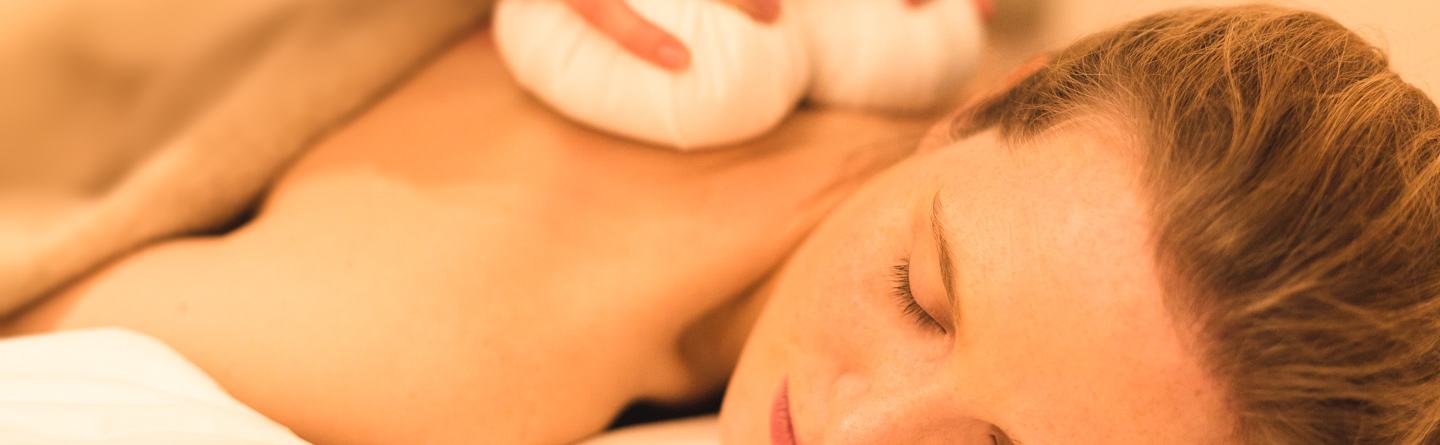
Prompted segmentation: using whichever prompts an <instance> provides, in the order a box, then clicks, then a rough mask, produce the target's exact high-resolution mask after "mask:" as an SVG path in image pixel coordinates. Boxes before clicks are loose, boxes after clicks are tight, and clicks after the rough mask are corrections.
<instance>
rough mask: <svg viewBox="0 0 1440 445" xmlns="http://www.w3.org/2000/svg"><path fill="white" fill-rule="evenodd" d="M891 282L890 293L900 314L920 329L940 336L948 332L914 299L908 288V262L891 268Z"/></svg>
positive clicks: (903, 261)
mask: <svg viewBox="0 0 1440 445" xmlns="http://www.w3.org/2000/svg"><path fill="white" fill-rule="evenodd" d="M891 281H892V285H891V292H890V293H891V294H892V295H894V296H895V299H896V301H897V302H898V303H899V304H900V310H901V312H903V313H904V314H905V315H906V316H908V317H910V318H911V319H912V320H914V321H915V323H916V324H918V325H920V326H921V327H924V328H927V329H933V330H935V331H936V332H938V333H940V334H946V333H947V332H948V331H946V330H945V326H944V325H942V324H940V322H939V321H936V320H935V317H934V316H932V315H930V312H928V311H926V310H925V307H924V306H921V305H920V301H919V300H917V299H915V292H914V291H913V290H911V288H910V260H908V259H907V260H902V261H901V262H900V264H896V265H894V266H891Z"/></svg>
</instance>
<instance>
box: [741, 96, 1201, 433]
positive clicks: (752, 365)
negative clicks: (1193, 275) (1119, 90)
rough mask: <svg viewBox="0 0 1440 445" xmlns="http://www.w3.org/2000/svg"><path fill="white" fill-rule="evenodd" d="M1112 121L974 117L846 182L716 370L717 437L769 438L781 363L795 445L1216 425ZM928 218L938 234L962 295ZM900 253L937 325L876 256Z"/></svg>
mask: <svg viewBox="0 0 1440 445" xmlns="http://www.w3.org/2000/svg"><path fill="white" fill-rule="evenodd" d="M1117 131H1118V130H1112V129H1105V128H1103V127H1100V126H1095V125H1079V124H1077V125H1072V126H1067V127H1065V128H1062V129H1058V130H1055V131H1054V132H1053V133H1052V134H1050V135H1047V136H1046V137H1042V138H1039V139H1038V140H1036V141H1033V142H1029V143H1025V144H1022V145H1019V146H1009V145H1006V144H1005V143H1002V142H1001V141H999V140H997V138H996V137H995V135H994V134H993V132H989V133H983V134H981V135H977V136H975V137H972V138H970V139H967V140H964V141H960V142H958V143H953V144H950V143H939V144H933V146H931V147H927V149H925V152H924V153H922V154H921V155H919V156H917V157H915V158H912V159H910V160H908V161H906V162H904V163H902V164H901V165H899V166H897V167H896V168H894V169H892V170H891V171H888V172H886V173H885V174H883V175H881V176H880V177H877V178H876V179H875V180H873V181H871V182H870V183H868V184H866V185H865V186H864V187H862V188H861V189H860V190H859V191H858V192H857V193H856V194H855V195H854V196H853V197H852V198H851V199H849V200H848V201H847V202H846V203H844V204H842V205H841V206H840V208H839V209H837V210H836V211H835V212H834V213H832V214H831V215H830V216H828V217H827V218H826V220H825V221H824V222H823V223H822V224H821V225H820V227H819V228H818V229H817V230H816V232H815V233H813V234H812V235H811V236H810V237H809V238H808V239H807V240H806V242H805V243H804V245H803V246H802V248H801V249H800V250H799V251H798V252H797V253H796V255H795V256H793V257H792V258H791V259H790V260H788V262H787V264H786V265H785V266H784V268H783V269H782V270H783V272H782V273H781V274H780V275H779V276H778V277H777V278H776V280H775V283H774V291H773V292H772V293H770V294H769V295H768V298H769V303H768V305H767V307H766V308H765V310H764V313H763V315H761V316H760V319H759V322H758V324H757V326H756V328H755V330H754V332H753V334H752V336H751V337H750V338H749V341H748V343H747V344H746V346H745V349H744V352H743V354H742V357H741V361H740V364H739V369H738V370H737V371H736V373H735V376H734V378H733V380H732V381H731V383H730V389H729V392H728V393H727V399H726V401H725V406H724V409H723V410H722V412H721V426H722V431H723V437H724V439H725V442H726V443H765V442H764V441H765V440H766V439H767V437H768V428H769V418H768V417H769V412H770V410H769V407H770V403H771V401H772V400H773V399H774V397H775V388H776V387H777V385H778V384H779V382H780V381H781V380H782V379H788V382H789V388H790V406H791V407H792V410H793V411H792V417H793V419H794V428H795V431H796V434H797V436H798V439H799V442H800V443H802V444H818V443H823V444H827V445H830V444H851V443H854V444H868V443H912V444H929V443H936V444H939V443H967V444H968V443H983V444H989V443H991V442H990V440H991V438H990V434H992V432H994V431H996V430H997V429H998V430H1003V431H1005V432H1007V433H1008V434H1009V435H1010V436H1013V437H1014V438H1016V439H1020V440H1023V441H1024V442H1026V443H1040V444H1047V443H1065V444H1157V445H1159V444H1221V443H1227V440H1228V438H1229V436H1228V435H1227V434H1226V432H1227V431H1229V421H1228V417H1227V413H1226V412H1225V410H1224V408H1223V404H1222V401H1221V399H1220V396H1219V391H1218V389H1217V388H1218V387H1217V386H1216V384H1215V383H1214V382H1213V381H1212V380H1211V379H1210V377H1209V376H1207V375H1206V374H1205V373H1204V372H1203V371H1202V368H1201V366H1200V364H1199V363H1198V362H1197V357H1196V354H1195V351H1194V349H1193V348H1192V347H1191V346H1192V342H1193V340H1194V338H1193V333H1192V332H1190V331H1188V330H1186V329H1182V328H1181V327H1180V326H1181V324H1179V323H1177V322H1176V319H1175V318H1174V317H1172V314H1170V313H1169V312H1168V311H1167V309H1166V308H1165V306H1164V302H1163V296H1162V293H1161V290H1160V285H1159V283H1158V280H1157V278H1156V276H1157V275H1156V272H1155V265H1154V264H1153V262H1152V261H1151V252H1152V250H1151V247H1150V246H1149V245H1148V244H1147V239H1148V236H1149V232H1148V227H1149V225H1148V219H1147V216H1146V214H1145V209H1146V204H1145V201H1144V198H1143V196H1142V193H1141V190H1140V189H1139V188H1138V187H1137V185H1136V184H1138V182H1139V181H1138V180H1137V173H1136V170H1137V165H1136V164H1135V163H1133V162H1132V161H1130V160H1128V159H1127V158H1126V154H1127V153H1131V152H1134V150H1135V148H1134V147H1130V146H1127V145H1126V144H1127V142H1125V141H1127V140H1129V139H1128V138H1125V137H1123V134H1120V133H1117ZM936 141H937V140H935V139H931V142H932V143H934V142H936ZM937 198H938V199H939V201H940V203H941V205H940V206H939V207H936V206H935V205H934V204H935V201H936V199H937ZM937 208H938V209H939V211H940V214H938V215H932V212H934V211H935V210H936V209H937ZM932 216H935V217H936V219H938V220H939V221H941V222H942V224H943V226H944V230H945V232H944V236H945V238H947V239H948V242H949V243H950V244H951V245H953V246H954V251H953V252H951V256H952V258H951V260H952V262H953V263H954V266H955V267H954V270H953V272H954V275H955V283H954V284H955V293H956V294H957V300H958V303H959V306H958V307H950V306H949V304H948V303H946V297H945V290H944V286H943V284H942V282H941V281H940V280H941V279H940V277H941V274H940V272H939V265H938V264H939V261H938V252H937V248H938V246H937V241H936V239H935V237H934V236H933V235H932V228H931V223H930V220H931V217H932ZM906 259H908V260H909V262H910V274H909V275H910V283H911V287H912V288H913V293H914V294H915V297H916V299H917V300H918V301H919V303H920V304H921V305H922V306H924V307H925V308H927V311H929V312H931V313H932V314H934V315H935V318H936V319H937V320H942V324H948V325H947V326H948V329H947V330H948V333H943V334H942V333H938V332H937V331H935V330H933V329H930V328H928V327H923V326H921V325H919V324H917V323H916V322H915V321H914V319H913V318H912V317H911V316H909V315H906V314H904V313H903V312H902V309H901V306H900V304H899V303H897V299H896V297H895V296H894V294H893V292H894V285H895V284H894V277H893V276H892V275H891V271H892V268H893V265H894V264H897V262H899V261H903V260H906ZM997 437H998V436H997ZM1002 443H1003V440H1002Z"/></svg>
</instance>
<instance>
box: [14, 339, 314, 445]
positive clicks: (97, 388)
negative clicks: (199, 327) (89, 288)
mask: <svg viewBox="0 0 1440 445" xmlns="http://www.w3.org/2000/svg"><path fill="white" fill-rule="evenodd" d="M0 443H4V444H16V445H19V444H37V445H38V444H46V445H64V444H87V445H95V444H105V445H129V444H134V445H142V444H143V445H165V444H216V445H220V444H225V445H242V444H243V445H302V444H306V442H305V441H304V440H301V439H300V438H299V437H296V436H295V435H294V434H293V433H291V432H290V431H289V430H288V429H286V428H285V427H283V426H280V425H279V424H277V423H275V422H273V421H271V420H270V419H267V418H265V417H264V416H262V415H260V414H259V413H257V412H255V411H254V410H252V409H250V408H249V407H247V406H245V405H244V404H242V403H240V402H239V401H236V400H235V399H234V398H231V397H230V396H229V395H228V394H226V393H225V391H224V390H223V389H221V388H220V386H219V385H218V384H216V383H215V381H213V380H211V379H210V377H209V376H207V375H205V373H204V372H202V371H201V370H200V369H199V368H197V367H196V366H195V365H193V364H191V363H190V362H189V361H187V360H185V358H184V357H182V356H181V355H180V354H179V353H177V352H175V351H174V350H173V349H170V347H168V346H166V345H165V344H164V343H161V342H160V341H158V340H156V339H154V338H151V337H147V336H145V335H142V334H139V333H136V332H132V331H127V330H124V329H114V328H109V329H94V330H85V331H72V332H63V333H56V334H47V335H36V336H29V337H18V338H12V339H7V340H4V341H0Z"/></svg>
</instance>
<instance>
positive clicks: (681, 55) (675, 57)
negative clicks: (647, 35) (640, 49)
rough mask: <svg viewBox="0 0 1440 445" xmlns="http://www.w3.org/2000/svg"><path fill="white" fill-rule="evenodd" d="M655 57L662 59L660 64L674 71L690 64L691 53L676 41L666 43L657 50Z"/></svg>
mask: <svg viewBox="0 0 1440 445" xmlns="http://www.w3.org/2000/svg"><path fill="white" fill-rule="evenodd" d="M655 58H657V59H660V65H662V66H664V67H665V68H669V69H670V70H673V71H680V70H683V69H685V67H687V66H689V65H690V53H689V52H687V51H685V48H684V47H682V46H680V45H678V44H675V43H664V44H661V45H660V48H659V49H656V50H655Z"/></svg>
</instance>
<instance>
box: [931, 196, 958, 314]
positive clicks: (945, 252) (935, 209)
mask: <svg viewBox="0 0 1440 445" xmlns="http://www.w3.org/2000/svg"><path fill="white" fill-rule="evenodd" d="M943 209H944V205H942V203H941V202H940V192H938V191H937V192H935V198H934V199H932V200H931V204H930V230H931V231H933V232H934V234H935V245H936V246H935V249H936V250H937V251H939V257H940V281H942V282H943V283H944V285H945V299H946V300H947V301H949V302H950V313H951V314H953V316H952V317H951V318H952V319H953V320H954V323H955V324H956V325H959V324H960V300H958V299H956V298H955V261H954V260H953V259H952V252H954V251H955V247H954V246H951V245H950V240H948V239H946V238H945V232H946V230H945V222H944V221H943V220H941V219H940V214H941V213H944V212H943V211H942V210H943Z"/></svg>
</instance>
